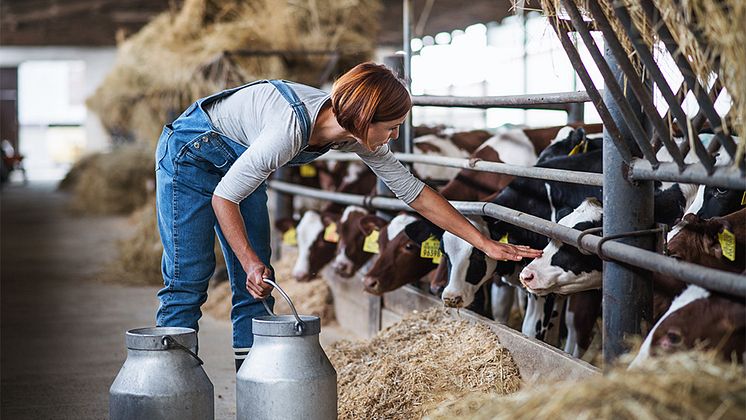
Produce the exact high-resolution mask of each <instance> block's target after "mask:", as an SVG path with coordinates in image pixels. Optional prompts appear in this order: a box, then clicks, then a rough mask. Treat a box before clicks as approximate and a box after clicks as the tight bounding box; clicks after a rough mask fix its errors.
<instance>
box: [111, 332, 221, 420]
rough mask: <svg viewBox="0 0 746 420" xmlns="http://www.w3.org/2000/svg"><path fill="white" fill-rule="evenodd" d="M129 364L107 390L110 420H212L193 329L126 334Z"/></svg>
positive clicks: (207, 382)
mask: <svg viewBox="0 0 746 420" xmlns="http://www.w3.org/2000/svg"><path fill="white" fill-rule="evenodd" d="M126 341H127V360H125V362H124V366H122V369H121V370H120V371H119V374H118V375H117V377H116V379H114V383H113V384H111V388H110V389H109V418H110V419H111V420H120V419H149V420H150V419H179V420H185V419H195V420H197V419H199V420H204V419H208V420H209V419H213V418H214V416H215V401H214V394H213V386H212V382H210V379H209V378H208V377H207V374H206V373H205V371H204V370H203V369H202V360H200V359H199V357H197V355H196V354H195V352H196V349H197V332H196V331H194V330H193V329H191V328H177V327H151V328H138V329H134V330H129V331H127V340H126Z"/></svg>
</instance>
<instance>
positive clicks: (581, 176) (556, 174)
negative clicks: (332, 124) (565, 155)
mask: <svg viewBox="0 0 746 420" xmlns="http://www.w3.org/2000/svg"><path fill="white" fill-rule="evenodd" d="M394 156H396V158H397V159H398V160H399V161H401V162H409V163H423V164H426V165H438V166H448V167H451V168H461V169H470V170H473V171H482V172H492V173H498V174H505V175H513V176H520V177H524V178H534V179H544V180H547V181H559V182H569V183H571V184H583V185H593V186H597V187H601V186H603V175H602V174H597V173H592V172H575V171H567V170H563V169H553V168H539V167H535V166H531V167H526V166H518V165H508V164H507V163H497V162H489V161H484V160H478V161H476V162H473V161H472V160H470V159H461V158H450V157H445V156H429V155H416V154H408V153H394ZM321 159H327V160H340V161H353V160H359V157H358V156H357V155H356V154H354V153H342V152H329V153H326V154H325V155H324V156H322V157H321Z"/></svg>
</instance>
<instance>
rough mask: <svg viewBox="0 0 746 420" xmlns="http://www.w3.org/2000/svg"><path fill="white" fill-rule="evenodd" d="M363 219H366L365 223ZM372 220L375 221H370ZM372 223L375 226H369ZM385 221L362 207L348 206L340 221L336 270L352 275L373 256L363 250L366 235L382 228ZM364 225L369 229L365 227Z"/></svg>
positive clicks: (348, 275) (342, 274)
mask: <svg viewBox="0 0 746 420" xmlns="http://www.w3.org/2000/svg"><path fill="white" fill-rule="evenodd" d="M363 220H366V222H365V223H364V224H363V223H362V222H363ZM371 220H372V221H373V222H370V221H371ZM371 223H372V225H373V227H370V226H369V224H371ZM385 223H386V222H385V221H384V220H383V219H381V218H379V217H376V216H373V215H369V214H368V211H367V210H365V209H364V208H362V207H357V206H348V207H347V208H346V209H345V211H344V213H343V214H342V219H341V220H340V222H339V227H338V231H339V243H338V244H337V255H336V257H335V258H334V261H333V262H332V268H334V271H335V272H336V273H337V274H339V275H340V276H342V277H352V275H353V274H355V272H356V271H357V270H359V269H360V267H362V266H363V264H365V263H366V262H367V261H368V260H369V259H370V258H371V257H372V256H373V254H372V253H369V252H366V251H364V250H363V242H364V241H365V237H366V236H368V235H369V234H370V233H371V231H372V230H374V229H375V230H378V229H380V226H383V225H385ZM363 225H364V226H365V228H367V229H363ZM376 226H378V228H377V229H376Z"/></svg>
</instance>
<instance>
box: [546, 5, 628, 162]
mask: <svg viewBox="0 0 746 420" xmlns="http://www.w3.org/2000/svg"><path fill="white" fill-rule="evenodd" d="M549 26H551V27H552V29H554V32H555V33H556V34H557V37H558V38H559V40H560V43H561V44H562V48H564V50H565V53H567V58H569V59H570V63H571V64H572V66H573V67H574V68H575V72H576V73H577V74H578V77H579V78H580V81H581V82H582V83H583V86H585V89H586V92H587V93H588V96H589V97H590V98H591V100H592V102H593V106H595V107H596V110H597V111H598V115H599V116H600V117H601V121H603V123H604V130H605V131H607V132H608V133H609V135H610V136H611V138H612V140H613V141H614V145H615V146H616V147H617V150H619V153H621V154H622V157H623V158H624V160H625V162H629V161H631V160H632V152H631V151H630V150H629V146H628V145H627V143H625V142H624V139H622V135H621V134H620V133H619V128H618V127H617V125H616V122H615V121H614V119H613V118H611V114H609V109H608V108H607V107H606V104H605V103H604V99H603V97H602V96H601V92H599V90H598V89H597V88H596V85H594V84H593V80H592V79H591V76H590V75H589V74H588V70H586V69H585V66H584V65H583V60H582V59H581V58H580V54H578V50H577V49H575V45H574V44H573V43H572V40H571V39H570V37H569V36H567V31H566V30H565V29H564V26H562V25H560V22H559V20H557V19H556V18H555V19H553V20H552V21H551V23H550V25H549Z"/></svg>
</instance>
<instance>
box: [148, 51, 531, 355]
mask: <svg viewBox="0 0 746 420" xmlns="http://www.w3.org/2000/svg"><path fill="white" fill-rule="evenodd" d="M411 106H412V102H411V98H410V97H409V93H408V92H407V90H406V88H405V87H404V85H403V84H402V83H401V81H400V80H399V79H398V78H397V77H396V76H395V75H394V74H393V73H392V72H391V71H390V70H389V69H387V68H386V67H384V66H381V65H377V64H374V63H363V64H360V65H358V66H356V67H355V68H353V69H352V70H350V71H349V72H347V73H345V74H344V75H343V76H342V77H340V78H339V80H337V81H336V82H335V83H334V85H333V87H332V93H331V95H329V94H328V93H326V92H323V91H321V90H318V89H316V88H312V87H309V86H304V85H300V84H296V83H291V82H285V81H279V80H262V81H257V82H254V83H250V84H248V85H245V86H241V87H238V88H234V89H228V90H225V91H223V92H219V93H217V94H215V95H212V96H209V97H207V98H203V99H200V100H198V101H197V102H195V103H194V104H192V105H191V106H190V107H189V108H188V109H187V110H186V111H184V113H183V114H181V116H179V118H178V119H176V121H174V122H173V123H172V124H169V125H166V126H165V127H164V129H163V133H162V134H161V137H160V139H159V141H158V147H157V149H156V180H157V210H158V227H159V230H160V234H161V240H162V242H163V248H164V252H163V259H162V264H161V270H162V273H163V279H164V286H165V287H164V288H163V289H161V290H160V291H159V292H158V297H159V299H160V308H159V309H158V314H157V324H158V325H159V326H180V327H190V328H194V329H197V327H198V325H197V322H198V320H199V318H200V317H201V311H200V306H201V305H202V304H203V303H204V302H205V300H206V299H207V285H208V280H209V278H210V276H211V275H212V273H213V270H214V268H215V255H214V251H213V245H214V240H215V236H214V235H215V234H214V232H213V229H214V231H215V232H216V233H217V235H218V239H219V240H220V244H221V247H222V249H223V253H224V255H225V259H226V265H227V268H228V275H229V278H230V282H231V287H232V290H233V300H232V305H233V307H232V310H231V320H232V322H233V346H234V353H235V356H236V369H238V367H239V366H240V365H241V363H242V362H243V359H244V358H245V357H246V355H247V354H248V351H249V349H250V348H251V345H252V342H253V336H252V333H251V319H252V318H253V317H254V316H259V315H264V314H265V309H264V307H263V305H262V303H261V302H260V301H259V299H263V298H265V297H269V298H268V302H269V304H270V305H271V304H272V303H273V301H272V299H271V296H269V294H270V292H271V289H272V288H271V287H270V286H269V285H268V284H267V283H265V282H263V281H262V278H272V277H273V274H272V269H271V267H270V265H269V260H270V241H269V231H270V227H269V215H268V212H267V192H266V188H267V187H266V184H265V182H264V181H265V180H266V179H267V177H268V176H269V175H270V174H271V173H272V172H273V171H274V170H276V169H277V168H279V167H281V166H283V165H287V164H290V165H299V164H304V163H308V162H310V161H312V160H314V159H315V158H317V157H318V156H321V155H322V154H324V153H325V152H327V151H328V150H330V149H337V150H342V151H350V152H355V153H357V154H358V155H359V156H360V157H361V159H362V160H363V161H364V162H365V163H366V164H367V165H368V166H370V168H371V169H372V170H373V171H374V172H375V173H376V175H378V176H379V177H380V178H382V179H383V181H384V182H385V183H386V184H387V185H388V186H389V188H390V189H391V190H392V191H393V192H394V193H395V194H396V195H397V197H399V198H400V199H402V200H403V201H404V202H406V203H407V204H409V205H410V206H411V207H412V208H414V209H415V210H417V211H418V212H419V213H420V214H422V215H423V216H424V217H426V218H428V219H430V220H431V221H432V222H433V223H435V224H436V225H438V226H440V227H442V228H443V229H445V230H447V231H449V232H452V233H454V234H455V235H457V236H459V237H461V238H463V239H464V240H466V241H467V242H469V243H471V244H472V245H474V246H475V247H476V248H479V249H481V250H482V251H484V252H485V253H486V254H487V255H489V256H490V257H492V258H495V259H511V260H520V259H521V258H522V257H532V258H533V257H536V256H538V255H540V254H541V251H537V250H533V249H530V248H528V247H524V246H513V245H508V244H501V243H498V242H495V241H493V240H491V239H489V238H487V237H485V236H484V235H482V234H481V233H479V231H477V229H476V228H474V227H473V226H472V225H471V223H469V222H468V221H467V220H466V219H465V218H464V217H463V216H462V215H461V214H460V213H459V212H458V211H456V209H454V208H453V207H452V206H451V205H450V204H449V203H448V201H446V200H445V199H444V198H443V197H441V196H440V195H439V194H438V193H437V192H435V191H434V190H432V189H430V188H428V187H426V186H425V185H424V183H423V182H422V181H420V180H418V179H417V178H415V177H414V176H413V175H412V174H411V173H410V172H409V171H408V170H407V169H406V168H405V167H404V166H403V165H402V164H401V163H399V162H398V161H397V160H396V159H395V158H394V156H393V154H392V152H391V151H390V150H389V147H388V145H387V143H388V142H389V140H391V139H396V138H397V137H398V136H399V127H400V126H401V124H402V123H403V122H404V120H405V118H406V115H407V113H408V112H409V110H410V108H411Z"/></svg>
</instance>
